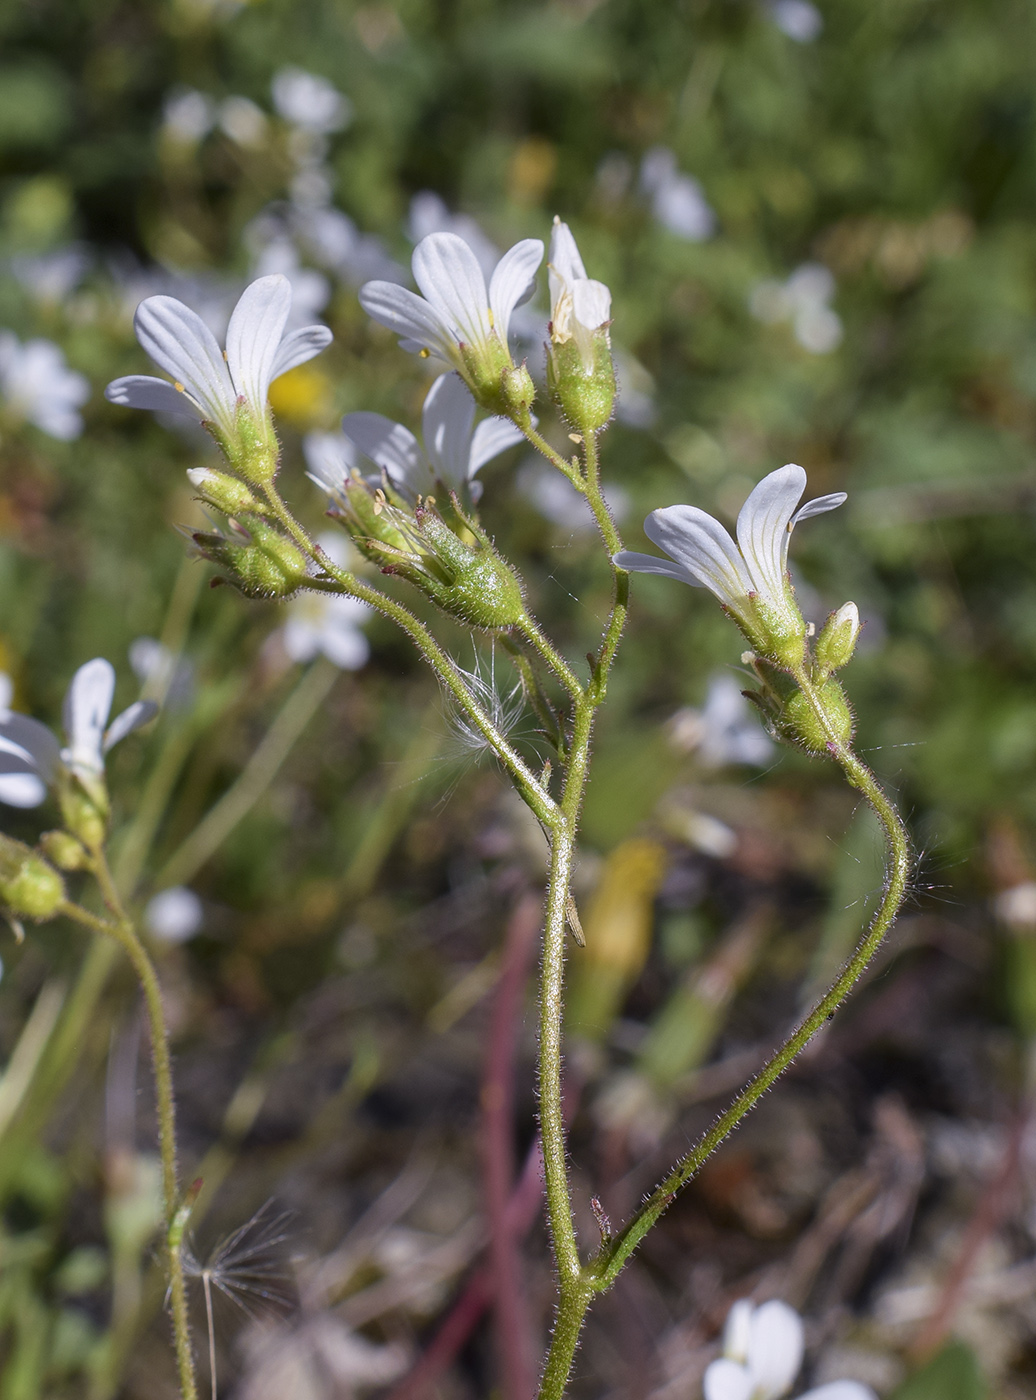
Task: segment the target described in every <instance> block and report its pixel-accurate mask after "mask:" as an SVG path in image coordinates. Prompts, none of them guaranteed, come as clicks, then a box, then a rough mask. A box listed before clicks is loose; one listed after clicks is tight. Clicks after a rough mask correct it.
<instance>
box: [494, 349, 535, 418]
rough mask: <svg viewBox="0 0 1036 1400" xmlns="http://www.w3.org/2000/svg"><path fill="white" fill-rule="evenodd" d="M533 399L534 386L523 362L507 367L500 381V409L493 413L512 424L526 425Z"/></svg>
mask: <svg viewBox="0 0 1036 1400" xmlns="http://www.w3.org/2000/svg"><path fill="white" fill-rule="evenodd" d="M535 399H536V386H535V384H534V383H533V382H532V375H531V374H530V373H529V371H528V368H527V367H526V365H525V362H524V361H523V362H522V363H521V364H520V365H515V364H512V365H508V367H507V368H506V369H505V370H504V372H503V375H502V377H501V380H500V407H499V408H497V409H494V412H495V413H498V414H499V413H502V414H503V415H504V417H506V418H510V419H511V420H512V422H514V423H518V424H520V425H527V424H528V422H529V414H530V411H531V409H532V405H533V403H534V402H535Z"/></svg>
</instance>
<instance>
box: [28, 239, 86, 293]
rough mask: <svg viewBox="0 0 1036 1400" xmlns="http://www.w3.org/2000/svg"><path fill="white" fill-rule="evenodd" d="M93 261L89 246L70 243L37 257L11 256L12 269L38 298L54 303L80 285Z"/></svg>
mask: <svg viewBox="0 0 1036 1400" xmlns="http://www.w3.org/2000/svg"><path fill="white" fill-rule="evenodd" d="M90 262H91V257H90V254H89V252H88V251H87V250H86V248H84V247H82V246H81V245H79V244H77V243H70V244H69V245H68V246H67V247H65V248H55V249H54V251H53V252H51V253H40V254H39V256H38V257H21V258H12V259H11V272H12V274H13V275H14V279H15V281H16V282H17V283H18V284H19V285H20V286H22V287H25V289H26V290H27V291H29V292H31V293H32V295H33V296H34V297H35V298H36V299H37V300H38V301H42V302H44V303H46V304H47V305H51V306H55V305H57V304H58V303H59V302H62V301H64V300H65V298H66V297H67V296H69V294H70V293H71V292H73V291H74V290H75V288H76V287H78V285H79V283H80V282H81V281H82V279H83V276H84V274H85V273H86V271H87V269H88V268H89V266H90Z"/></svg>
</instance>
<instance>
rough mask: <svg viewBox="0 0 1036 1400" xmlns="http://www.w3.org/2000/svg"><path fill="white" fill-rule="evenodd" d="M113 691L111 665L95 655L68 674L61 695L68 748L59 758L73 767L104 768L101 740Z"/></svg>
mask: <svg viewBox="0 0 1036 1400" xmlns="http://www.w3.org/2000/svg"><path fill="white" fill-rule="evenodd" d="M114 694H115V668H114V667H113V666H112V664H111V662H110V661H105V659H104V657H102V656H97V657H95V658H94V659H93V661H88V662H87V663H86V665H85V666H80V668H79V670H78V671H77V672H76V673H75V675H74V676H73V677H72V684H71V685H70V686H69V688H68V693H67V695H66V696H65V706H64V712H63V717H64V723H65V734H66V735H67V737H68V748H67V749H65V750H64V751H63V752H62V755H61V756H62V758H63V759H64V760H65V762H66V763H67V764H68V766H69V767H70V768H72V769H73V770H76V769H84V770H85V771H87V772H89V773H103V772H104V757H103V751H102V747H101V744H102V740H103V737H104V726H105V724H106V723H107V721H108V715H109V714H110V713H111V707H112V698H113V696H114Z"/></svg>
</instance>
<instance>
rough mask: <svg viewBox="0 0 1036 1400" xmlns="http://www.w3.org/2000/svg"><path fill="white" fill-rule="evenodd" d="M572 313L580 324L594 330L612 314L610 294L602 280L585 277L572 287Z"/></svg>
mask: <svg viewBox="0 0 1036 1400" xmlns="http://www.w3.org/2000/svg"><path fill="white" fill-rule="evenodd" d="M572 314H573V316H574V317H575V318H576V320H577V321H578V322H579V324H580V325H581V326H586V327H587V329H588V330H592V331H596V330H598V329H599V328H600V327H601V326H603V325H605V324H607V322H608V320H609V318H610V316H611V314H612V294H611V291H610V290H609V289H608V288H607V287H606V286H605V285H604V283H603V282H594V281H593V280H592V279H587V280H585V281H582V282H576V283H575V284H574V286H573V287H572Z"/></svg>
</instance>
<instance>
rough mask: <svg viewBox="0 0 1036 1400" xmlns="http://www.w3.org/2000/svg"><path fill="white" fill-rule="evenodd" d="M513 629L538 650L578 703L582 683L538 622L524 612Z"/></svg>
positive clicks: (581, 694) (581, 693) (581, 692)
mask: <svg viewBox="0 0 1036 1400" xmlns="http://www.w3.org/2000/svg"><path fill="white" fill-rule="evenodd" d="M514 630H515V631H516V632H517V633H518V634H519V635H520V636H522V637H524V638H525V640H526V641H527V642H528V643H529V645H530V646H531V647H532V648H533V649H534V650H535V651H536V652H538V654H539V656H540V657H541V658H542V660H543V661H545V662H546V664H547V666H548V667H549V668H550V670H552V671H553V672H554V675H555V676H556V677H557V678H558V680H559V681H560V682H561V684H562V685H563V686H564V687H565V689H566V690H567V691H568V693H569V695H570V696H571V698H572V700H573V701H575V702H577V703H578V701H579V700H580V699H581V698H582V696H583V693H584V692H583V686H582V683H581V682H580V680H579V677H578V676H577V675H576V673H575V672H574V671H573V670H572V667H571V666H570V665H569V664H568V662H567V661H566V660H565V658H564V657H563V656H562V655H561V653H560V652H559V651H558V650H557V648H556V647H555V646H554V644H553V643H552V642H551V641H550V640H549V639H548V638H547V637H546V636H544V634H543V632H542V631H541V630H540V627H539V624H538V623H537V622H535V621H534V619H533V618H531V617H529V616H528V614H526V615H525V616H524V617H523V618H522V619H521V621H520V622H518V623H516V624H515V629H514Z"/></svg>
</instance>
